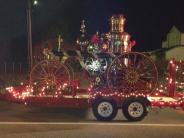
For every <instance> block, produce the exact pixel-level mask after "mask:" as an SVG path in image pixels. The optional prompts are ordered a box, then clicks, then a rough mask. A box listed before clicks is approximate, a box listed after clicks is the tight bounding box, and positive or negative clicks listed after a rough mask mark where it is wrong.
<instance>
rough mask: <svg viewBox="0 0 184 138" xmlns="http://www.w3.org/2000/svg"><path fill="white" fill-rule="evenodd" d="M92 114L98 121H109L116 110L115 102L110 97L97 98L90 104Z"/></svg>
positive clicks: (114, 115)
mask: <svg viewBox="0 0 184 138" xmlns="http://www.w3.org/2000/svg"><path fill="white" fill-rule="evenodd" d="M92 110H93V114H94V116H95V117H96V119H97V120H99V121H111V120H113V119H114V118H115V117H116V114H117V112H118V108H117V104H116V102H115V101H113V100H111V99H99V100H97V101H95V102H94V103H93V105H92Z"/></svg>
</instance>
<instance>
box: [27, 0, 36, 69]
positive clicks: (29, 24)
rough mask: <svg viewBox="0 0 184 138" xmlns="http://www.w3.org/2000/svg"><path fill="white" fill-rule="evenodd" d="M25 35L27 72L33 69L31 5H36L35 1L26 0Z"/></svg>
mask: <svg viewBox="0 0 184 138" xmlns="http://www.w3.org/2000/svg"><path fill="white" fill-rule="evenodd" d="M27 3H28V7H27V35H28V39H27V40H28V65H29V70H31V69H32V67H33V46H32V19H31V11H32V6H33V5H35V6H36V5H38V1H37V0H27Z"/></svg>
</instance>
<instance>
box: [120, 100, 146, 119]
mask: <svg viewBox="0 0 184 138" xmlns="http://www.w3.org/2000/svg"><path fill="white" fill-rule="evenodd" d="M122 111H123V114H124V116H125V117H126V119H127V120H128V121H141V120H143V119H144V117H145V116H147V114H148V110H147V104H146V103H145V101H144V100H141V99H139V98H134V97H131V98H129V99H127V100H125V101H124V103H123V105H122Z"/></svg>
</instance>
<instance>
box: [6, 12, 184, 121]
mask: <svg viewBox="0 0 184 138" xmlns="http://www.w3.org/2000/svg"><path fill="white" fill-rule="evenodd" d="M124 25H125V18H124V16H123V15H114V16H112V17H111V19H110V31H109V32H108V33H104V34H100V33H99V32H97V33H96V34H94V35H93V36H92V37H91V39H89V38H88V36H87V34H86V26H85V21H84V20H83V21H82V24H81V30H80V32H81V35H80V37H79V38H78V39H77V41H76V43H77V45H78V47H77V48H76V50H73V51H65V50H63V49H62V39H61V37H60V36H59V38H58V45H57V48H55V49H49V48H48V47H45V48H44V49H43V55H44V57H45V58H44V60H42V61H40V62H39V63H37V64H35V65H34V67H33V68H32V70H31V71H30V75H29V78H30V79H29V83H22V84H21V85H20V86H19V87H9V88H7V91H8V92H9V95H11V96H10V97H13V98H12V99H13V100H12V99H11V100H12V101H16V102H20V103H24V104H26V105H38V106H45V107H62V108H90V107H91V108H92V111H93V114H94V116H95V117H96V119H97V120H103V121H110V120H113V119H114V118H115V116H116V114H117V112H118V109H121V110H122V112H123V114H124V116H125V117H126V118H127V120H129V121H138V120H142V119H143V118H144V117H145V116H146V115H147V114H148V108H149V107H173V108H177V107H179V108H183V107H184V102H183V95H182V94H176V77H177V73H176V72H177V70H180V71H181V70H182V68H183V65H184V64H183V62H182V61H180V62H177V61H174V60H171V61H170V62H169V77H168V83H167V84H168V85H167V91H166V92H165V93H163V91H160V90H159V89H157V86H158V85H157V83H158V71H157V67H156V65H155V64H154V62H153V61H152V59H151V58H150V57H149V56H148V55H146V54H143V53H139V52H131V49H132V48H133V47H134V45H135V41H134V40H132V38H131V36H130V35H129V34H128V33H127V32H125V29H124ZM179 68H180V69H179ZM182 73H183V72H182ZM82 83H84V84H82Z"/></svg>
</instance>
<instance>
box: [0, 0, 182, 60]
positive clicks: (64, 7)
mask: <svg viewBox="0 0 184 138" xmlns="http://www.w3.org/2000/svg"><path fill="white" fill-rule="evenodd" d="M183 4H184V2H183V1H182V0H175V1H160V0H149V1H148V0H139V1H135V0H39V5H38V6H37V7H34V8H33V9H32V10H33V11H32V27H33V28H32V34H33V45H34V44H36V43H40V42H44V41H46V40H47V39H50V38H56V37H57V36H58V34H61V35H62V37H63V38H64V40H65V41H68V42H71V43H74V42H75V41H76V38H77V37H78V36H79V34H80V32H79V30H80V24H81V20H82V19H85V20H86V26H87V32H88V34H90V35H92V34H94V33H95V32H96V31H99V32H100V33H105V32H108V31H109V28H110V26H109V18H110V17H111V16H112V15H113V14H123V15H124V16H125V17H126V25H125V31H126V32H128V33H129V34H130V35H132V38H133V39H135V40H136V42H137V44H136V46H135V48H134V49H133V50H134V51H150V50H155V49H158V48H161V42H162V41H163V40H164V39H165V37H166V34H167V33H168V32H169V30H170V29H171V27H172V26H173V25H177V26H184V16H183V15H182V14H183V13H184V8H183ZM26 7H27V0H6V1H5V0H1V1H0V17H1V21H0V46H1V50H0V60H1V62H4V61H10V62H11V61H20V62H25V61H26V58H27V28H26V27H27V26H26Z"/></svg>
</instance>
